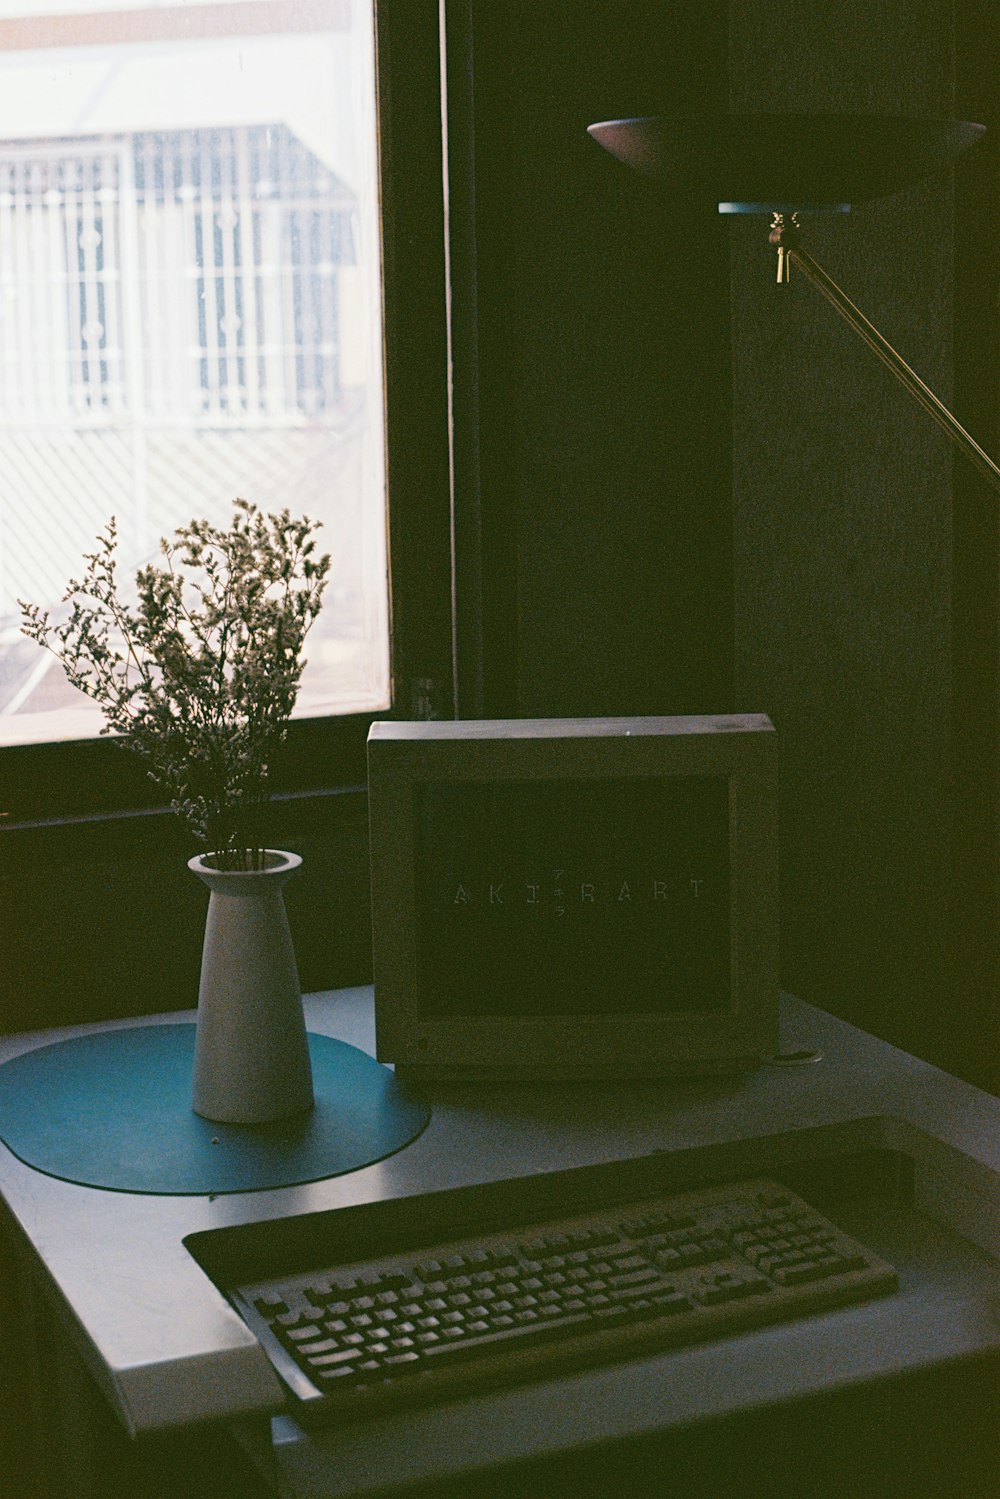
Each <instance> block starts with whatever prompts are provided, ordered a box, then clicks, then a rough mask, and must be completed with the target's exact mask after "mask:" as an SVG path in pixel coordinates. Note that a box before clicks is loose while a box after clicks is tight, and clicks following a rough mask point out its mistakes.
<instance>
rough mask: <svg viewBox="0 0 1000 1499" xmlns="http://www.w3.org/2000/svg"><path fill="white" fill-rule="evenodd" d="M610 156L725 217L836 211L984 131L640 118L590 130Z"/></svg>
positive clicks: (918, 173) (955, 124)
mask: <svg viewBox="0 0 1000 1499" xmlns="http://www.w3.org/2000/svg"><path fill="white" fill-rule="evenodd" d="M588 130H589V133H590V134H591V135H592V136H593V137H594V139H595V140H596V141H597V142H598V143H599V144H600V145H601V146H603V147H604V149H605V150H606V151H610V152H611V154H612V156H616V157H618V159H619V160H620V161H623V162H625V163H626V164H627V165H628V166H630V167H634V168H635V169H636V170H637V171H639V172H642V173H644V174H645V175H646V176H649V177H654V178H657V179H658V180H660V181H662V182H663V184H664V186H665V187H666V189H667V190H668V191H669V192H671V193H674V194H676V195H677V196H678V197H679V198H684V199H687V200H698V199H700V200H703V201H711V202H713V203H717V204H718V205H719V209H720V211H722V212H730V213H734V212H735V213H739V212H743V213H747V212H767V211H769V210H771V209H780V210H784V211H788V210H794V209H798V210H808V209H814V210H831V209H833V210H838V209H839V210H840V211H844V210H846V209H848V208H849V207H850V206H851V204H853V203H865V202H868V201H870V200H871V199H874V198H884V197H888V196H889V195H890V194H892V193H896V192H899V191H900V189H901V188H904V187H907V186H909V184H910V183H912V182H918V181H919V180H920V179H921V178H922V177H926V176H928V175H929V174H930V173H932V172H934V171H936V170H938V169H939V168H943V167H946V166H947V165H948V164H949V163H950V162H952V161H953V160H954V159H955V157H956V156H959V155H961V153H962V152H963V151H966V150H967V149H968V148H969V147H970V146H972V145H974V144H975V142H976V141H978V140H979V139H980V137H981V136H982V135H983V134H984V133H985V126H983V125H975V124H971V123H969V122H968V121H965V120H911V119H904V118H902V117H900V116H895V115H830V114H817V115H772V114H760V115H758V114H754V115H716V116H710V117H704V118H697V117H688V118H671V117H669V116H665V115H646V116H643V117H640V118H637V119H628V120H605V121H602V122H601V123H599V124H596V125H590V126H588Z"/></svg>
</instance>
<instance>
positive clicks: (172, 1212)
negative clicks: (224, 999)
mask: <svg viewBox="0 0 1000 1499" xmlns="http://www.w3.org/2000/svg"><path fill="white" fill-rule="evenodd" d="M307 1015H308V1021H309V1025H310V1028H311V1029H314V1030H317V1031H320V1032H326V1033H328V1034H330V1035H334V1036H337V1037H339V1038H341V1039H343V1040H346V1041H349V1042H351V1043H352V1044H354V1045H358V1046H361V1047H363V1048H365V1049H367V1050H373V1022H372V1010H371V993H370V991H369V990H367V989H356V990H343V991H339V992H336V993H333V994H329V995H325V996H322V995H321V996H312V997H310V998H309V999H308V1000H307ZM162 1018H163V1020H164V1021H165V1023H171V1022H175V1021H182V1020H190V1018H191V1017H190V1015H188V1014H183V1015H174V1016H164V1017H162ZM143 1023H148V1022H143ZM86 1029H89V1028H77V1029H75V1030H72V1031H69V1030H62V1031H51V1032H45V1033H35V1034H25V1035H19V1036H13V1037H8V1038H6V1039H5V1040H4V1041H3V1042H2V1043H0V1061H2V1060H5V1059H6V1058H8V1057H10V1056H13V1055H15V1054H17V1053H18V1052H20V1051H22V1050H25V1049H27V1048H30V1047H33V1046H37V1045H40V1044H43V1043H45V1042H48V1041H52V1040H56V1039H61V1038H63V1037H64V1036H67V1035H71V1034H80V1033H81V1032H82V1031H83V1030H86ZM782 1035H783V1042H784V1045H785V1047H786V1048H789V1047H791V1046H800V1045H801V1046H816V1047H819V1048H820V1049H821V1050H822V1051H823V1053H824V1059H823V1060H822V1061H821V1062H820V1063H818V1064H817V1065H814V1066H804V1067H801V1068H797V1069H788V1070H779V1069H775V1068H771V1067H765V1068H762V1069H761V1070H759V1071H757V1072H755V1073H753V1074H751V1075H749V1076H747V1077H744V1078H740V1079H733V1080H728V1081H711V1082H697V1083H684V1084H676V1083H671V1084H666V1083H640V1084H626V1083H622V1084H614V1085H610V1086H608V1085H590V1084H566V1085H562V1084H560V1085H550V1086H544V1087H543V1086H534V1085H532V1086H518V1087H513V1088H499V1087H491V1088H485V1087H481V1086H473V1085H465V1086H462V1087H438V1088H435V1089H434V1090H432V1093H431V1096H432V1099H433V1103H434V1113H433V1117H432V1119H431V1122H430V1125H429V1126H428V1128H427V1129H426V1130H425V1132H424V1133H423V1135H421V1136H420V1137H419V1138H418V1139H417V1140H416V1141H415V1142H414V1143H413V1144H412V1145H410V1146H409V1147H407V1148H406V1149H404V1150H403V1151H401V1152H399V1153H398V1154H397V1155H395V1156H393V1157H391V1158H389V1159H388V1160H386V1161H383V1162H381V1163H379V1164H377V1165H374V1166H370V1167H368V1168H366V1169H364V1170H361V1171H358V1172H355V1173H352V1174H350V1175H347V1176H343V1177H339V1178H335V1179H332V1180H327V1181H323V1182H318V1183H313V1184H310V1185H307V1186H302V1187H290V1188H283V1189H280V1190H275V1191H266V1192H258V1193H247V1194H239V1195H232V1196H223V1197H218V1198H216V1199H214V1200H212V1199H209V1198H205V1197H150V1196H133V1195H130V1194H123V1193H113V1192H101V1191H97V1190H95V1189H92V1188H85V1187H78V1186H74V1185H72V1184H70V1183H67V1182H63V1181H59V1180H55V1179H53V1178H49V1177H46V1176H43V1175H41V1174H39V1173H38V1172H36V1171H34V1170H32V1169H31V1168H29V1167H27V1166H25V1165H23V1164H22V1163H21V1162H20V1161H18V1160H17V1159H15V1158H14V1157H13V1156H12V1155H11V1154H10V1153H9V1152H8V1151H7V1150H5V1149H3V1148H0V1195H2V1197H3V1199H4V1201H5V1202H6V1205H7V1208H8V1209H9V1212H10V1214H11V1215H12V1217H13V1219H14V1220H15V1222H16V1224H17V1225H19V1227H20V1229H21V1231H22V1233H23V1243H24V1246H25V1253H26V1255H27V1256H28V1258H29V1259H30V1262H31V1264H32V1266H33V1268H34V1270H35V1271H36V1272H37V1274H38V1276H39V1278H40V1280H41V1282H42V1284H43V1285H45V1286H46V1287H47V1288H48V1290H49V1291H50V1292H51V1293H52V1294H53V1296H54V1298H55V1300H56V1302H57V1303H58V1306H59V1308H60V1309H61V1311H62V1313H64V1314H66V1317H67V1320H68V1322H69V1324H70V1325H71V1327H72V1328H73V1330H74V1336H75V1339H76V1342H77V1345H78V1347H79V1350H80V1353H81V1355H82V1358H83V1360H84V1362H85V1364H86V1366H87V1368H88V1369H89V1370H90V1373H91V1374H92V1376H93V1379H94V1380H95V1382H96V1384H97V1386H98V1387H99V1388H100V1390H102V1391H103V1393H104V1395H105V1397H106V1398H107V1400H108V1401H109V1402H110V1405H111V1406H112V1407H113V1408H114V1410H115V1411H116V1412H117V1414H118V1416H119V1418H120V1420H121V1422H122V1423H123V1425H124V1427H125V1428H126V1429H127V1430H128V1432H129V1433H130V1434H131V1435H132V1436H133V1437H137V1438H139V1439H145V1438H147V1437H148V1436H149V1434H151V1433H156V1432H164V1431H170V1430H173V1431H178V1432H179V1431H183V1430H184V1429H186V1428H190V1427H191V1426H192V1425H193V1424H195V1423H199V1422H204V1421H210V1420H215V1421H230V1422H231V1421H233V1420H237V1419H242V1418H253V1417H257V1418H260V1417H262V1416H265V1415H267V1414H268V1413H272V1412H277V1411H278V1410H279V1408H280V1405H281V1390H280V1386H279V1384H278V1381H277V1378H276V1376H275V1375H274V1373H273V1371H272V1369H271V1366H270V1364H269V1363H268V1361H267V1359H266V1357H265V1356H264V1354H263V1352H262V1351H261V1349H260V1347H259V1346H258V1344H257V1343H256V1341H255V1340H254V1338H253V1337H252V1335H251V1334H250V1333H249V1331H248V1330H247V1328H246V1327H245V1326H244V1324H243V1323H242V1322H241V1321H240V1319H239V1318H238V1317H237V1316H236V1314H235V1313H234V1312H233V1311H232V1310H231V1308H230V1307H229V1306H228V1304H227V1303H226V1301H225V1300H224V1299H223V1297H222V1296H221V1295H220V1293H219V1292H218V1291H217V1290H216V1288H215V1287H214V1286H213V1285H212V1284H211V1282H210V1281H209V1280H208V1279H207V1278H206V1276H205V1275H204V1274H203V1272H202V1271H201V1270H200V1268H199V1267H198V1265H197V1264H196V1263H195V1261H194V1260H193V1259H192V1258H191V1256H190V1255H189V1254H188V1252H187V1250H186V1249H185V1248H184V1245H183V1243H182V1240H183V1238H184V1237H185V1236H186V1235H187V1234H190V1233H192V1232H194V1231H195V1230H200V1229H207V1228H215V1227H221V1226H224V1225H229V1224H237V1223H244V1222H250V1221H257V1220H263V1219H271V1218H276V1217H281V1216H284V1215H288V1214H298V1213H308V1212H313V1211H317V1210H321V1209H330V1208H336V1207H338V1206H345V1205H349V1204H361V1203H367V1202H374V1201H378V1200H381V1199H384V1198H390V1197H393V1198H394V1197H403V1196H407V1195H411V1194H414V1193H420V1192H425V1191H430V1190H436V1189H440V1188H446V1187H452V1186H460V1185H467V1184H469V1183H472V1182H488V1181H494V1180H501V1179H503V1178H506V1177H514V1176H523V1175H526V1174H529V1173H532V1172H543V1171H551V1170H558V1169H563V1168H566V1167H569V1166H577V1165H580V1166H582V1165H590V1164H595V1163H598V1162H603V1161H613V1160H616V1159H624V1158H628V1157H634V1156H641V1155H645V1154H648V1153H651V1152H654V1151H662V1152H666V1153H668V1155H669V1156H670V1157H671V1158H673V1159H676V1160H677V1161H681V1160H682V1159H683V1158H685V1157H688V1158H690V1157H689V1153H690V1152H697V1160H698V1161H699V1163H701V1164H703V1165H704V1168H705V1173H706V1175H708V1176H722V1177H724V1176H726V1175H732V1176H737V1175H740V1174H748V1173H751V1172H761V1173H764V1174H766V1173H768V1172H772V1173H779V1172H780V1170H781V1168H782V1167H783V1166H785V1167H787V1166H789V1165H790V1164H792V1163H795V1162H803V1161H808V1160H811V1159H815V1158H823V1157H836V1156H838V1155H843V1154H849V1153H851V1152H855V1151H865V1150H886V1151H897V1152H900V1153H901V1154H902V1155H904V1156H906V1157H908V1158H909V1159H911V1160H912V1162H913V1166H914V1173H915V1175H914V1183H915V1195H914V1200H913V1203H912V1206H906V1205H903V1206H901V1205H899V1204H891V1203H881V1204H879V1203H876V1204H874V1205H873V1204H872V1203H867V1204H860V1205H859V1206H858V1207H857V1208H856V1210H852V1211H853V1212H854V1219H853V1221H845V1219H844V1217H843V1215H841V1221H842V1222H843V1226H844V1227H845V1228H847V1229H848V1231H849V1232H854V1233H856V1235H857V1236H858V1237H860V1238H862V1239H863V1240H865V1241H867V1242H868V1243H870V1244H871V1246H872V1248H874V1249H876V1250H877V1251H879V1252H881V1253H882V1254H883V1255H884V1257H885V1258H887V1259H889V1260H890V1261H892V1262H893V1263H895V1264H896V1266H897V1268H898V1269H899V1270H900V1272H901V1279H902V1288H901V1291H900V1293H899V1294H898V1295H896V1296H893V1297H891V1298H888V1299H886V1300H883V1301H879V1302H875V1303H872V1304H869V1305H866V1306H862V1307H852V1308H844V1309H840V1310H837V1311H834V1312H829V1313H825V1314H822V1315H820V1316H814V1317H810V1318H807V1319H803V1320H800V1321H798V1322H795V1323H790V1324H783V1325H780V1326H777V1327H771V1328H765V1329H761V1330H759V1331H756V1332H753V1333H749V1334H746V1335H743V1336H741V1337H739V1338H735V1339H730V1340H727V1341H726V1343H725V1344H724V1345H720V1344H708V1345H703V1346H700V1347H696V1348H691V1349H684V1350H680V1351H675V1352H673V1353H668V1354H664V1355H661V1356H658V1357H652V1358H651V1357H643V1358H642V1359H638V1360H636V1361H634V1362H633V1363H630V1364H624V1365H619V1366H616V1367H614V1368H604V1369H597V1370H592V1371H587V1372H583V1373H577V1374H574V1375H573V1376H571V1377H565V1378H561V1379H552V1380H547V1381H545V1382H543V1383H540V1384H537V1385H534V1386H530V1387H524V1388H520V1389H512V1390H509V1391H506V1392H504V1393H502V1394H501V1393H498V1394H495V1395H490V1396H488V1397H486V1396H480V1397H478V1398H477V1399H475V1400H468V1401H465V1402H459V1403H456V1404H453V1405H449V1406H442V1407H440V1408H435V1409H431V1410H422V1411H421V1412H420V1413H419V1415H405V1414H404V1415H396V1416H392V1417H389V1416H386V1417H381V1418H379V1419H378V1420H377V1421H370V1422H368V1423H366V1424H364V1425H361V1424H359V1425H357V1426H355V1427H351V1428H348V1429H345V1430H341V1431H338V1432H336V1433H330V1434H328V1435H326V1434H325V1435H324V1436H323V1437H322V1438H313V1439H307V1438H305V1437H303V1435H302V1434H301V1432H300V1431H299V1429H298V1428H297V1427H296V1426H294V1424H293V1423H291V1422H288V1421H287V1420H279V1421H278V1422H277V1423H275V1426H274V1428H273V1434H274V1445H273V1449H272V1452H271V1454H270V1455H269V1456H268V1461H271V1462H272V1463H273V1468H272V1476H273V1482H274V1484H275V1486H276V1488H278V1490H279V1491H280V1492H282V1493H285V1494H295V1495H310V1496H312V1495H316V1496H319V1495H325V1496H333V1495H338V1496H339V1495H343V1496H345V1499H346V1496H360V1495H364V1494H374V1493H376V1492H379V1491H380V1490H384V1489H386V1488H387V1486H389V1485H391V1484H394V1483H399V1482H401V1481H402V1479H404V1478H405V1479H406V1481H407V1482H410V1483H415V1482H418V1481H425V1480H433V1479H441V1478H444V1477H446V1476H448V1475H449V1474H465V1475H467V1481H469V1482H471V1475H472V1474H475V1473H477V1472H483V1473H485V1472H487V1471H491V1470H496V1469H500V1468H502V1467H503V1465H505V1464H508V1463H516V1462H523V1461H524V1460H525V1459H528V1458H531V1459H534V1460H539V1461H542V1460H545V1459H547V1458H551V1459H554V1458H556V1457H557V1456H558V1455H559V1454H560V1453H565V1452H572V1451H577V1452H579V1451H580V1450H581V1448H585V1447H587V1446H588V1445H590V1446H592V1447H593V1448H594V1450H595V1451H597V1450H598V1449H599V1448H600V1447H601V1446H602V1445H607V1444H610V1445H612V1446H613V1445H614V1444H615V1443H618V1442H621V1441H624V1440H626V1439H628V1440H636V1441H641V1440H643V1439H644V1438H647V1437H651V1436H653V1435H655V1434H656V1433H662V1432H663V1431H665V1430H669V1429H670V1428H676V1429H677V1430H678V1431H679V1430H681V1429H685V1430H687V1429H690V1428H691V1427H693V1426H697V1425H698V1424H699V1423H703V1422H708V1421H710V1420H712V1419H718V1418H722V1417H732V1416H735V1415H739V1414H740V1413H747V1412H752V1411H754V1410H763V1409H765V1408H773V1407H775V1406H781V1405H783V1404H786V1403H791V1402H796V1401H801V1400H803V1399H805V1398H808V1397H811V1396H817V1395H820V1394H823V1393H832V1392H836V1391H838V1390H844V1389H848V1388H850V1387H860V1386H865V1387H868V1386H870V1387H872V1388H881V1387H884V1386H885V1385H886V1382H891V1381H892V1380H893V1379H894V1378H895V1377H897V1376H900V1375H902V1374H905V1373H911V1374H917V1373H920V1372H924V1373H926V1372H927V1371H930V1370H933V1369H935V1368H938V1367H941V1366H943V1365H945V1364H948V1363H961V1362H963V1361H978V1362H977V1367H982V1368H988V1369H989V1370H990V1371H994V1370H995V1368H996V1367H1000V1268H998V1266H997V1264H996V1261H995V1260H994V1258H993V1257H994V1256H996V1257H997V1259H1000V1100H997V1099H996V1098H994V1097H992V1096H991V1095H987V1094H985V1093H982V1092H980V1091H978V1090H977V1089H975V1088H972V1087H970V1086H968V1085H966V1084H963V1083H960V1082H958V1081H957V1080H956V1079H954V1078H952V1077H949V1076H948V1075H947V1074H945V1073H942V1072H940V1071H939V1070H937V1069H936V1068H934V1067H931V1066H929V1065H927V1064H925V1063H923V1062H920V1061H918V1060H916V1059H915V1058H913V1057H910V1056H907V1055H905V1054H904V1053H902V1052H900V1051H898V1050H896V1049H895V1048H893V1047H891V1046H888V1045H886V1044H884V1043H882V1042H879V1041H876V1040H875V1039H874V1038H872V1037H870V1036H867V1035H865V1034H864V1033H862V1032H860V1031H858V1030H856V1029H854V1028H853V1027H851V1026H848V1025H846V1024H844V1023H842V1022H840V1021H837V1020H835V1019H833V1018H832V1017H830V1016H828V1015H825V1014H823V1013H822V1012H819V1011H817V1010H814V1009H812V1008H811V1007H809V1006H807V1005H804V1004H801V1003H800V1002H798V1001H795V1000H792V999H786V1000H785V1001H784V1002H783V1021H782ZM959 1234H961V1235H963V1236H964V1238H963V1239H960V1238H959V1237H958V1235H959ZM995 1377H996V1376H995V1372H991V1373H990V1375H989V1378H990V1379H995ZM246 1429H247V1430H248V1431H251V1430H252V1431H253V1432H254V1433H255V1437H256V1439H258V1440H259V1439H260V1437H261V1434H262V1433H263V1432H267V1431H268V1430H270V1428H269V1426H268V1425H267V1423H266V1422H263V1421H261V1420H259V1419H258V1420H257V1421H256V1423H254V1422H253V1421H248V1422H247V1425H246ZM467 1492H470V1493H471V1492H473V1490H472V1489H468V1490H467ZM831 1492H835V1491H831ZM836 1499H842V1496H840V1495H837V1496H836Z"/></svg>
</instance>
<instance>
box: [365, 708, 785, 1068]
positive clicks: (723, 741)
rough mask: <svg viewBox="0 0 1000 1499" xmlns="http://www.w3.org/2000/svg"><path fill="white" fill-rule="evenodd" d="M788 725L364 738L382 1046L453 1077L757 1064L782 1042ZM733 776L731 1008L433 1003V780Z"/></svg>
mask: <svg viewBox="0 0 1000 1499" xmlns="http://www.w3.org/2000/svg"><path fill="white" fill-rule="evenodd" d="M775 740H776V736H775V732H774V728H773V725H772V724H771V721H770V719H768V718H767V717H766V715H764V714H729V715H718V716H697V717H692V716H685V717H663V718H603V719H479V720H464V721H463V720H450V721H440V722H400V721H396V722H393V721H390V720H383V721H380V722H377V723H374V724H373V725H372V728H371V731H370V733H369V737H368V798H369V824H370V835H371V878H372V932H373V957H374V981H375V1021H376V1055H377V1056H378V1058H379V1060H380V1061H385V1062H392V1063H395V1064H396V1066H397V1069H399V1070H401V1071H405V1072H407V1073H408V1074H409V1075H411V1076H412V1075H423V1076H427V1077H445V1078H463V1077H468V1078H484V1079H489V1078H497V1079H501V1078H524V1079H532V1078H538V1079H543V1078H554V1077H565V1078H593V1077H613V1076H622V1077H636V1076H648V1077H657V1076H664V1075H672V1074H687V1073H699V1072H714V1071H728V1070H735V1069H740V1068H747V1067H752V1066H755V1065H757V1064H758V1063H759V1062H760V1060H761V1058H762V1057H763V1056H764V1055H766V1054H768V1053H771V1052H774V1051H776V1050H777V1013H778V941H777V938H778V857H777V854H778V808H777V785H776V779H777V777H776V773H777V763H776V762H777V756H776V743H775ZM681 776H716V777H720V778H724V779H725V780H726V782H727V785H728V788H729V869H730V963H729V970H730V986H729V991H730V992H729V1005H728V1007H727V1008H725V1009H721V1010H712V1011H697V1012H686V1013H684V1014H676V1013H675V1014H671V1015H663V1014H656V1013H655V1012H649V1011H643V1012H632V1013H625V1014H621V1013H604V1014H586V1015H584V1014H580V1015H572V1016H563V1015H559V1016H553V1015H545V1016H530V1017H529V1016H517V1015H496V1016H489V1017H485V1016H464V1015H460V1016H455V1015H450V1016H447V1017H433V1016H427V1015H422V1014H421V1011H420V992H419V963H418V953H419V942H418V930H417V898H416V879H415V874H416V857H417V851H416V804H417V795H418V790H419V788H420V787H421V786H422V785H426V784H427V783H429V782H436V783H437V782H442V781H444V782H448V781H453V782H455V783H461V782H465V783H468V782H479V783H483V784H490V783H492V782H497V781H526V780H530V781H535V780H562V781H565V780H580V781H586V780H588V779H592V780H593V779H601V778H613V779H616V780H629V779H635V780H646V779H649V778H654V779H662V778H670V777H681Z"/></svg>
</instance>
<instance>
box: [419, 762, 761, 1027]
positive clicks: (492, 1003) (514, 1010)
mask: <svg viewBox="0 0 1000 1499" xmlns="http://www.w3.org/2000/svg"><path fill="white" fill-rule="evenodd" d="M415 793H416V794H415V797H414V803H413V805H414V815H415V820H416V828H415V830H414V831H415V836H414V865H415V867H414V877H415V885H416V907H417V923H416V926H417V932H418V942H417V949H418V950H417V964H418V985H417V991H418V992H417V1005H418V1011H419V1014H420V1015H421V1016H422V1017H424V1018H431V1017H439V1018H443V1017H447V1016H476V1017H501V1016H524V1017H535V1016H538V1017H542V1016H574V1015H597V1014H601V1015H623V1016H625V1015H640V1014H658V1015H664V1016H666V1015H680V1014H690V1013H694V1012H720V1011H724V1010H726V1009H728V1008H729V1007H730V1005H731V992H732V986H731V977H730V936H731V934H730V920H731V916H730V869H729V847H730V838H729V817H730V798H729V785H728V781H727V779H726V778H725V777H724V776H713V775H690V776H669V777H663V778H653V777H650V778H648V779H636V778H632V777H629V778H624V777H622V778H620V779H616V778H614V777H610V778H607V779H601V780H590V781H581V780H580V779H579V778H573V779H570V778H566V779H556V778H551V779H548V778H547V779H543V780H537V779H536V780H531V781H528V780H523V781H518V780H498V781H493V782H491V783H489V784H483V783H481V782H466V783H463V782H456V781H454V780H451V781H445V780H442V781H438V782H434V781H430V782H427V783H425V784H422V785H418V786H417V787H416V788H415Z"/></svg>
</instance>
